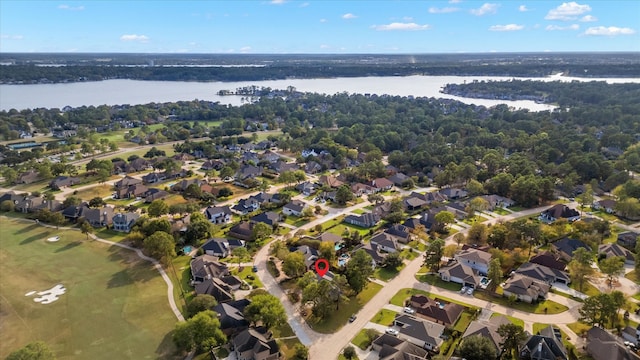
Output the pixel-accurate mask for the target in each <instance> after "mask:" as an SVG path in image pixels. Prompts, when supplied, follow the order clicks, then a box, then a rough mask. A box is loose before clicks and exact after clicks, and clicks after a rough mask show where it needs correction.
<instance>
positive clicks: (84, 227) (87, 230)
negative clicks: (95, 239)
mask: <svg viewBox="0 0 640 360" xmlns="http://www.w3.org/2000/svg"><path fill="white" fill-rule="evenodd" d="M80 231H81V232H82V233H83V234H85V235H86V236H87V240H89V235H91V234H93V233H94V231H95V230H94V229H93V226H91V224H89V222H88V221H86V220H85V221H83V222H82V224H80Z"/></svg>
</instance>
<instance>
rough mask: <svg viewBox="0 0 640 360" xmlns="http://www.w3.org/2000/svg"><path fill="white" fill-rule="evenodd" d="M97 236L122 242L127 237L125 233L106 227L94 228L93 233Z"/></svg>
mask: <svg viewBox="0 0 640 360" xmlns="http://www.w3.org/2000/svg"><path fill="white" fill-rule="evenodd" d="M94 234H95V235H96V236H97V237H99V238H101V239H105V240H109V241H113V242H122V241H124V239H125V238H126V237H127V233H123V232H120V231H115V230H112V229H107V228H100V229H96V231H95V233H94Z"/></svg>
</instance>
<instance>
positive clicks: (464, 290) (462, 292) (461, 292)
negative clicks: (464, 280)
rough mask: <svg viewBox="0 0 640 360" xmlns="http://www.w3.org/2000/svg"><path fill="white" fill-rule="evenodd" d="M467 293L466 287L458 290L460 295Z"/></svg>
mask: <svg viewBox="0 0 640 360" xmlns="http://www.w3.org/2000/svg"><path fill="white" fill-rule="evenodd" d="M466 292H467V287H466V286H463V287H462V289H460V294H464V293H466Z"/></svg>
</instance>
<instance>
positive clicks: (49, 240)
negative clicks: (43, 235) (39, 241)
mask: <svg viewBox="0 0 640 360" xmlns="http://www.w3.org/2000/svg"><path fill="white" fill-rule="evenodd" d="M59 240H60V236H52V237H50V238H48V239H47V241H48V242H56V241H59Z"/></svg>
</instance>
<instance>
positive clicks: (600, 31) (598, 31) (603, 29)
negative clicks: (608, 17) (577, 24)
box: [584, 26, 636, 36]
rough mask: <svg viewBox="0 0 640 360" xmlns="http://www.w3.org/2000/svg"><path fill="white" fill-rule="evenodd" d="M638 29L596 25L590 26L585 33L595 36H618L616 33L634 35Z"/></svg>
mask: <svg viewBox="0 0 640 360" xmlns="http://www.w3.org/2000/svg"><path fill="white" fill-rule="evenodd" d="M635 33H636V31H635V30H633V29H632V28H626V27H625V28H620V27H617V26H609V27H607V26H596V27H590V28H588V29H587V31H585V32H584V34H585V35H595V36H616V35H633V34H635Z"/></svg>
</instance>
